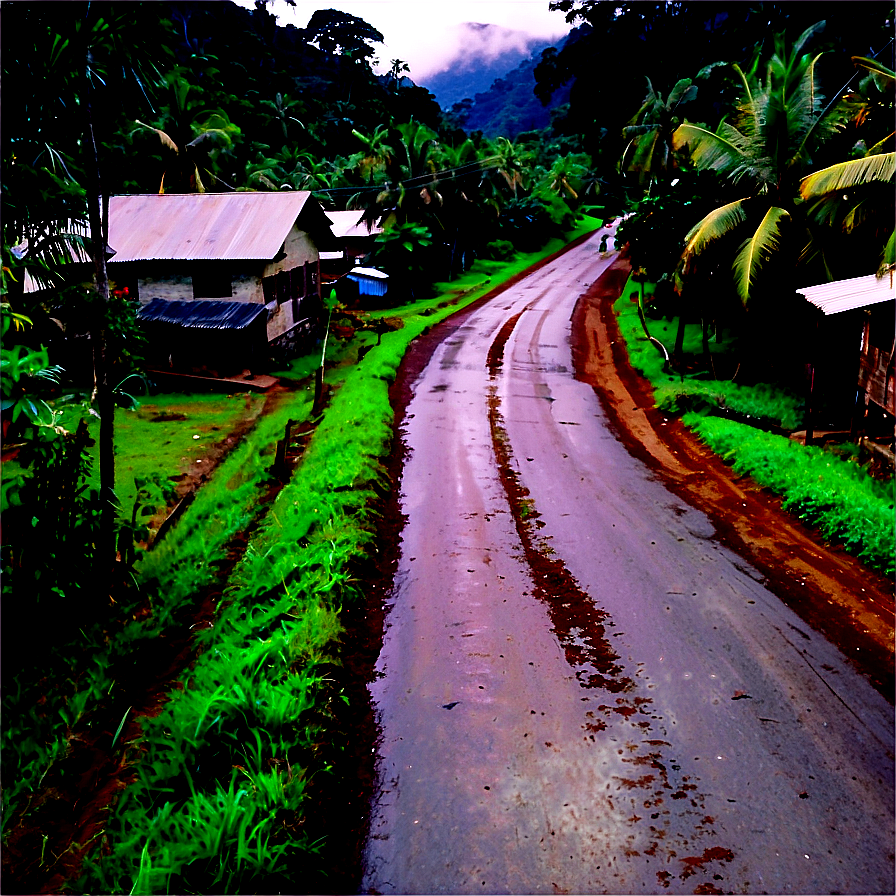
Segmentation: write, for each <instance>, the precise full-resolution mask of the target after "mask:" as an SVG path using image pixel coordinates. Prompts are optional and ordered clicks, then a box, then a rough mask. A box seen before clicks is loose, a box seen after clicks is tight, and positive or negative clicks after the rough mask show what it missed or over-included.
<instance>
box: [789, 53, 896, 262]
mask: <svg viewBox="0 0 896 896" xmlns="http://www.w3.org/2000/svg"><path fill="white" fill-rule="evenodd" d="M853 62H854V63H855V65H856V67H857V68H858V69H859V71H862V70H865V71H868V72H870V74H869V75H868V76H867V77H866V78H865V79H864V80H863V82H862V84H861V86H860V91H861V93H862V95H863V96H864V97H865V99H866V102H867V103H868V106H867V107H866V108H865V109H863V111H862V115H861V119H862V125H863V126H864V127H865V128H868V127H869V126H870V127H871V130H870V132H869V135H868V136H866V137H865V138H864V139H860V140H859V141H858V142H856V143H855V144H854V146H853V152H854V153H855V154H857V157H856V158H852V159H848V160H846V161H842V162H837V163H835V164H833V165H829V166H827V167H825V168H822V169H820V170H818V171H815V172H813V173H812V174H809V175H807V176H806V177H804V178H803V180H802V181H801V182H800V196H801V197H802V198H803V200H806V201H807V203H808V206H809V207H808V211H807V218H808V220H809V222H810V226H812V225H819V227H818V228H817V229H815V230H814V232H813V239H812V241H811V243H810V244H809V245H808V246H807V247H806V249H805V250H804V257H811V256H818V257H819V258H820V259H821V261H822V263H823V265H824V269H825V271H826V272H827V274H828V277H829V279H831V280H833V279H835V275H834V271H835V270H836V269H837V268H840V269H842V262H843V260H844V258H848V259H849V260H850V262H851V266H850V267H848V268H847V269H846V270H847V272H848V275H850V276H851V275H853V274H854V273H855V274H861V273H864V272H865V271H867V270H868V269H869V268H870V267H871V266H872V265H873V266H876V267H878V269H879V271H885V270H892V266H893V264H894V261H896V259H894V252H896V231H894V229H893V218H894V208H893V205H894V203H893V190H892V187H891V186H888V185H889V184H891V182H892V181H893V178H894V175H896V153H894V152H893V151H892V150H890V151H887V147H892V146H893V140H894V136H896V135H894V132H893V131H892V130H891V128H892V113H893V107H894V96H893V94H894V84H896V73H894V72H893V70H892V69H889V68H887V67H886V66H884V65H883V64H882V63H880V62H878V61H877V60H875V59H868V58H865V57H853ZM881 113H882V114H881ZM878 115H879V117H880V119H881V122H880V125H879V124H878V123H877V121H875V118H876V117H877V116H878ZM881 125H882V126H881ZM884 132H885V133H884ZM868 143H871V145H870V147H869V146H868ZM829 246H830V250H829ZM869 252H872V253H875V254H876V257H869Z"/></svg>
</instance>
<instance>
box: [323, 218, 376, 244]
mask: <svg viewBox="0 0 896 896" xmlns="http://www.w3.org/2000/svg"><path fill="white" fill-rule="evenodd" d="M326 214H327V217H328V218H329V219H330V223H331V224H332V225H333V236H335V237H337V238H338V239H344V238H345V237H353V236H354V237H358V236H375V235H376V234H378V233H382V232H383V228H382V227H380V225H379V224H373V225H370V226H368V225H367V224H366V223H364V221H363V217H364V213H363V212H358V211H349V212H327V213H326Z"/></svg>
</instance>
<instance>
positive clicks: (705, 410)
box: [614, 280, 896, 576]
mask: <svg viewBox="0 0 896 896" xmlns="http://www.w3.org/2000/svg"><path fill="white" fill-rule="evenodd" d="M635 287H636V284H634V283H633V282H632V281H631V280H630V281H629V284H628V286H627V287H626V289H625V290H623V294H622V296H621V297H620V298H619V300H618V301H617V302H616V305H615V306H614V308H615V311H616V314H617V319H618V321H619V329H620V332H621V333H622V335H623V338H624V339H625V344H626V348H627V350H628V353H629V358H630V360H631V364H632V366H633V367H634V368H635V369H636V370H638V371H640V372H641V373H642V374H643V375H644V376H645V377H646V379H647V380H648V381H649V382H650V383H651V385H652V386H653V389H654V397H655V400H656V404H657V407H659V408H660V409H662V410H664V411H667V412H669V413H683V416H682V420H683V422H684V424H685V425H686V426H687V427H688V428H690V429H691V430H693V431H694V432H695V433H696V434H697V435H698V436H699V437H700V439H701V440H702V441H703V442H704V443H705V444H707V445H708V446H709V447H710V448H711V449H712V450H713V451H714V452H715V453H716V454H719V455H720V456H721V457H722V458H723V459H724V460H725V461H726V462H727V463H729V464H730V465H731V466H732V467H733V468H734V470H735V471H736V472H738V473H740V474H743V475H749V476H751V477H752V478H753V479H754V480H755V481H756V482H757V483H758V484H760V485H762V486H764V487H766V488H768V489H770V490H771V491H773V492H774V493H775V494H777V495H779V496H781V497H782V498H783V506H784V508H785V509H786V510H789V511H791V512H793V513H795V514H796V515H797V516H799V517H800V518H801V519H802V520H804V521H805V522H806V523H808V524H809V525H811V526H813V527H815V528H816V529H817V530H818V531H819V532H820V534H821V535H822V536H823V537H824V538H825V539H827V540H829V541H831V542H833V543H836V544H839V545H842V546H843V547H844V548H845V549H846V550H847V551H849V552H850V553H851V554H854V555H855V556H857V557H859V559H861V560H862V561H863V562H864V563H866V564H867V565H868V566H870V567H871V568H872V569H875V570H878V571H880V572H882V573H884V575H888V576H892V575H893V573H894V571H896V530H894V521H893V508H894V481H893V480H892V479H890V480H889V481H888V482H880V481H878V480H875V479H874V478H872V477H871V476H870V475H869V474H868V473H867V472H866V471H865V470H864V469H863V468H862V467H860V466H859V465H858V463H857V459H856V458H855V457H854V456H853V457H851V458H845V457H841V456H838V455H837V454H834V453H831V452H829V451H824V450H822V449H821V448H817V447H814V446H803V445H801V444H799V443H798V442H794V441H793V440H791V439H789V438H787V437H786V436H785V435H781V434H779V433H772V432H764V431H762V429H761V428H757V426H759V427H763V426H765V427H769V426H772V427H775V426H777V427H780V428H781V429H782V430H788V429H796V428H797V427H798V426H799V425H800V424H801V421H802V403H801V401H800V399H799V398H798V397H797V396H794V395H793V394H792V393H790V392H788V391H787V390H784V389H779V388H777V387H776V386H775V385H774V384H771V383H760V384H758V385H755V386H751V387H746V386H741V385H739V384H737V383H733V382H730V381H724V380H711V379H704V378H698V377H684V378H682V377H681V376H678V375H673V374H670V373H669V372H667V370H666V369H665V365H664V359H663V357H662V355H661V354H660V352H659V351H658V350H657V348H656V347H655V346H654V345H652V344H651V343H650V342H649V341H648V340H647V339H646V337H645V335H644V331H643V329H642V326H641V323H640V320H639V318H638V309H637V305H636V304H635V303H633V302H632V301H631V298H630V294H631V293H632V292H633V291H634V288H635ZM650 326H651V324H650V323H648V328H650ZM676 327H677V321H672V322H671V323H663V324H660V325H659V326H658V327H657V328H656V329H657V331H658V332H660V333H669V332H672V333H674V331H675V328H676ZM663 328H665V329H663ZM698 330H699V328H698V327H696V326H694V327H691V328H690V332H689V333H688V336H687V337H686V340H685V351H686V352H691V353H694V354H696V353H697V352H699V351H700V338H701V337H700V333H699V331H698ZM686 332H687V331H686ZM652 335H653V331H652ZM719 411H722V412H725V411H733V412H735V413H736V414H740V415H743V416H744V417H745V418H749V421H750V422H749V423H743V422H738V421H736V420H728V419H722V418H720V417H719V416H715V414H716V413H718V412H719Z"/></svg>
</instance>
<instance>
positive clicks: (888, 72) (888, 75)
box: [852, 56, 896, 84]
mask: <svg viewBox="0 0 896 896" xmlns="http://www.w3.org/2000/svg"><path fill="white" fill-rule="evenodd" d="M852 61H853V64H854V65H856V66H857V67H858V68H864V69H867V70H868V71H869V72H871V74H872V75H874V76H875V78H874V80H875V83H877V84H880V83H882V82H883V83H887V82H889V83H890V84H892V83H893V82H894V81H896V72H894V71H893V70H892V69H889V68H887V67H886V66H885V65H882V64H881V63H880V62H878V61H877V60H876V59H869V58H868V57H867V56H853V57H852Z"/></svg>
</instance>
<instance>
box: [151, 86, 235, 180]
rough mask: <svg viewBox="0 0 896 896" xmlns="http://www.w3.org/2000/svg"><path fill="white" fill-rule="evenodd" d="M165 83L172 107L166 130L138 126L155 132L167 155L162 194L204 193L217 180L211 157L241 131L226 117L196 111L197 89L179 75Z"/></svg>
mask: <svg viewBox="0 0 896 896" xmlns="http://www.w3.org/2000/svg"><path fill="white" fill-rule="evenodd" d="M166 80H167V81H168V88H169V97H170V103H169V107H168V112H167V116H166V122H165V124H164V126H163V127H155V126H153V125H151V124H145V123H144V122H142V121H136V122H135V124H137V125H138V128H142V129H144V130H147V131H152V132H153V133H154V134H155V135H156V137H157V138H158V140H159V142H160V143H161V145H162V147H163V149H164V151H165V168H164V171H163V172H162V180H161V182H160V184H159V193H204V192H206V189H207V186H206V184H208V185H209V186H211V185H213V184H214V183H215V182H216V180H217V178H216V177H215V175H214V173H213V171H212V160H211V157H210V155H209V153H210V152H211V151H212V150H213V149H214V148H215V147H217V146H230V144H231V143H232V142H233V141H234V140H235V139H236V138H237V137H238V136H239V133H240V130H239V128H238V127H237V126H236V125H234V124H233V123H232V122H231V121H230V120H229V118H228V117H227V115H226V113H224V112H222V111H220V110H207V109H200V108H197V107H196V104H195V103H194V102H193V100H192V99H191V98H190V92H191V90H194V88H192V87H191V85H190V83H189V82H188V81H187V80H186V79H185V78H184V77H183V76H182V75H181V74H180V73H179V72H177V71H175V72H172V73H171V74H169V75H167V76H166ZM165 128H167V130H166V129H165ZM134 133H137V131H134ZM203 178H204V179H203Z"/></svg>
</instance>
